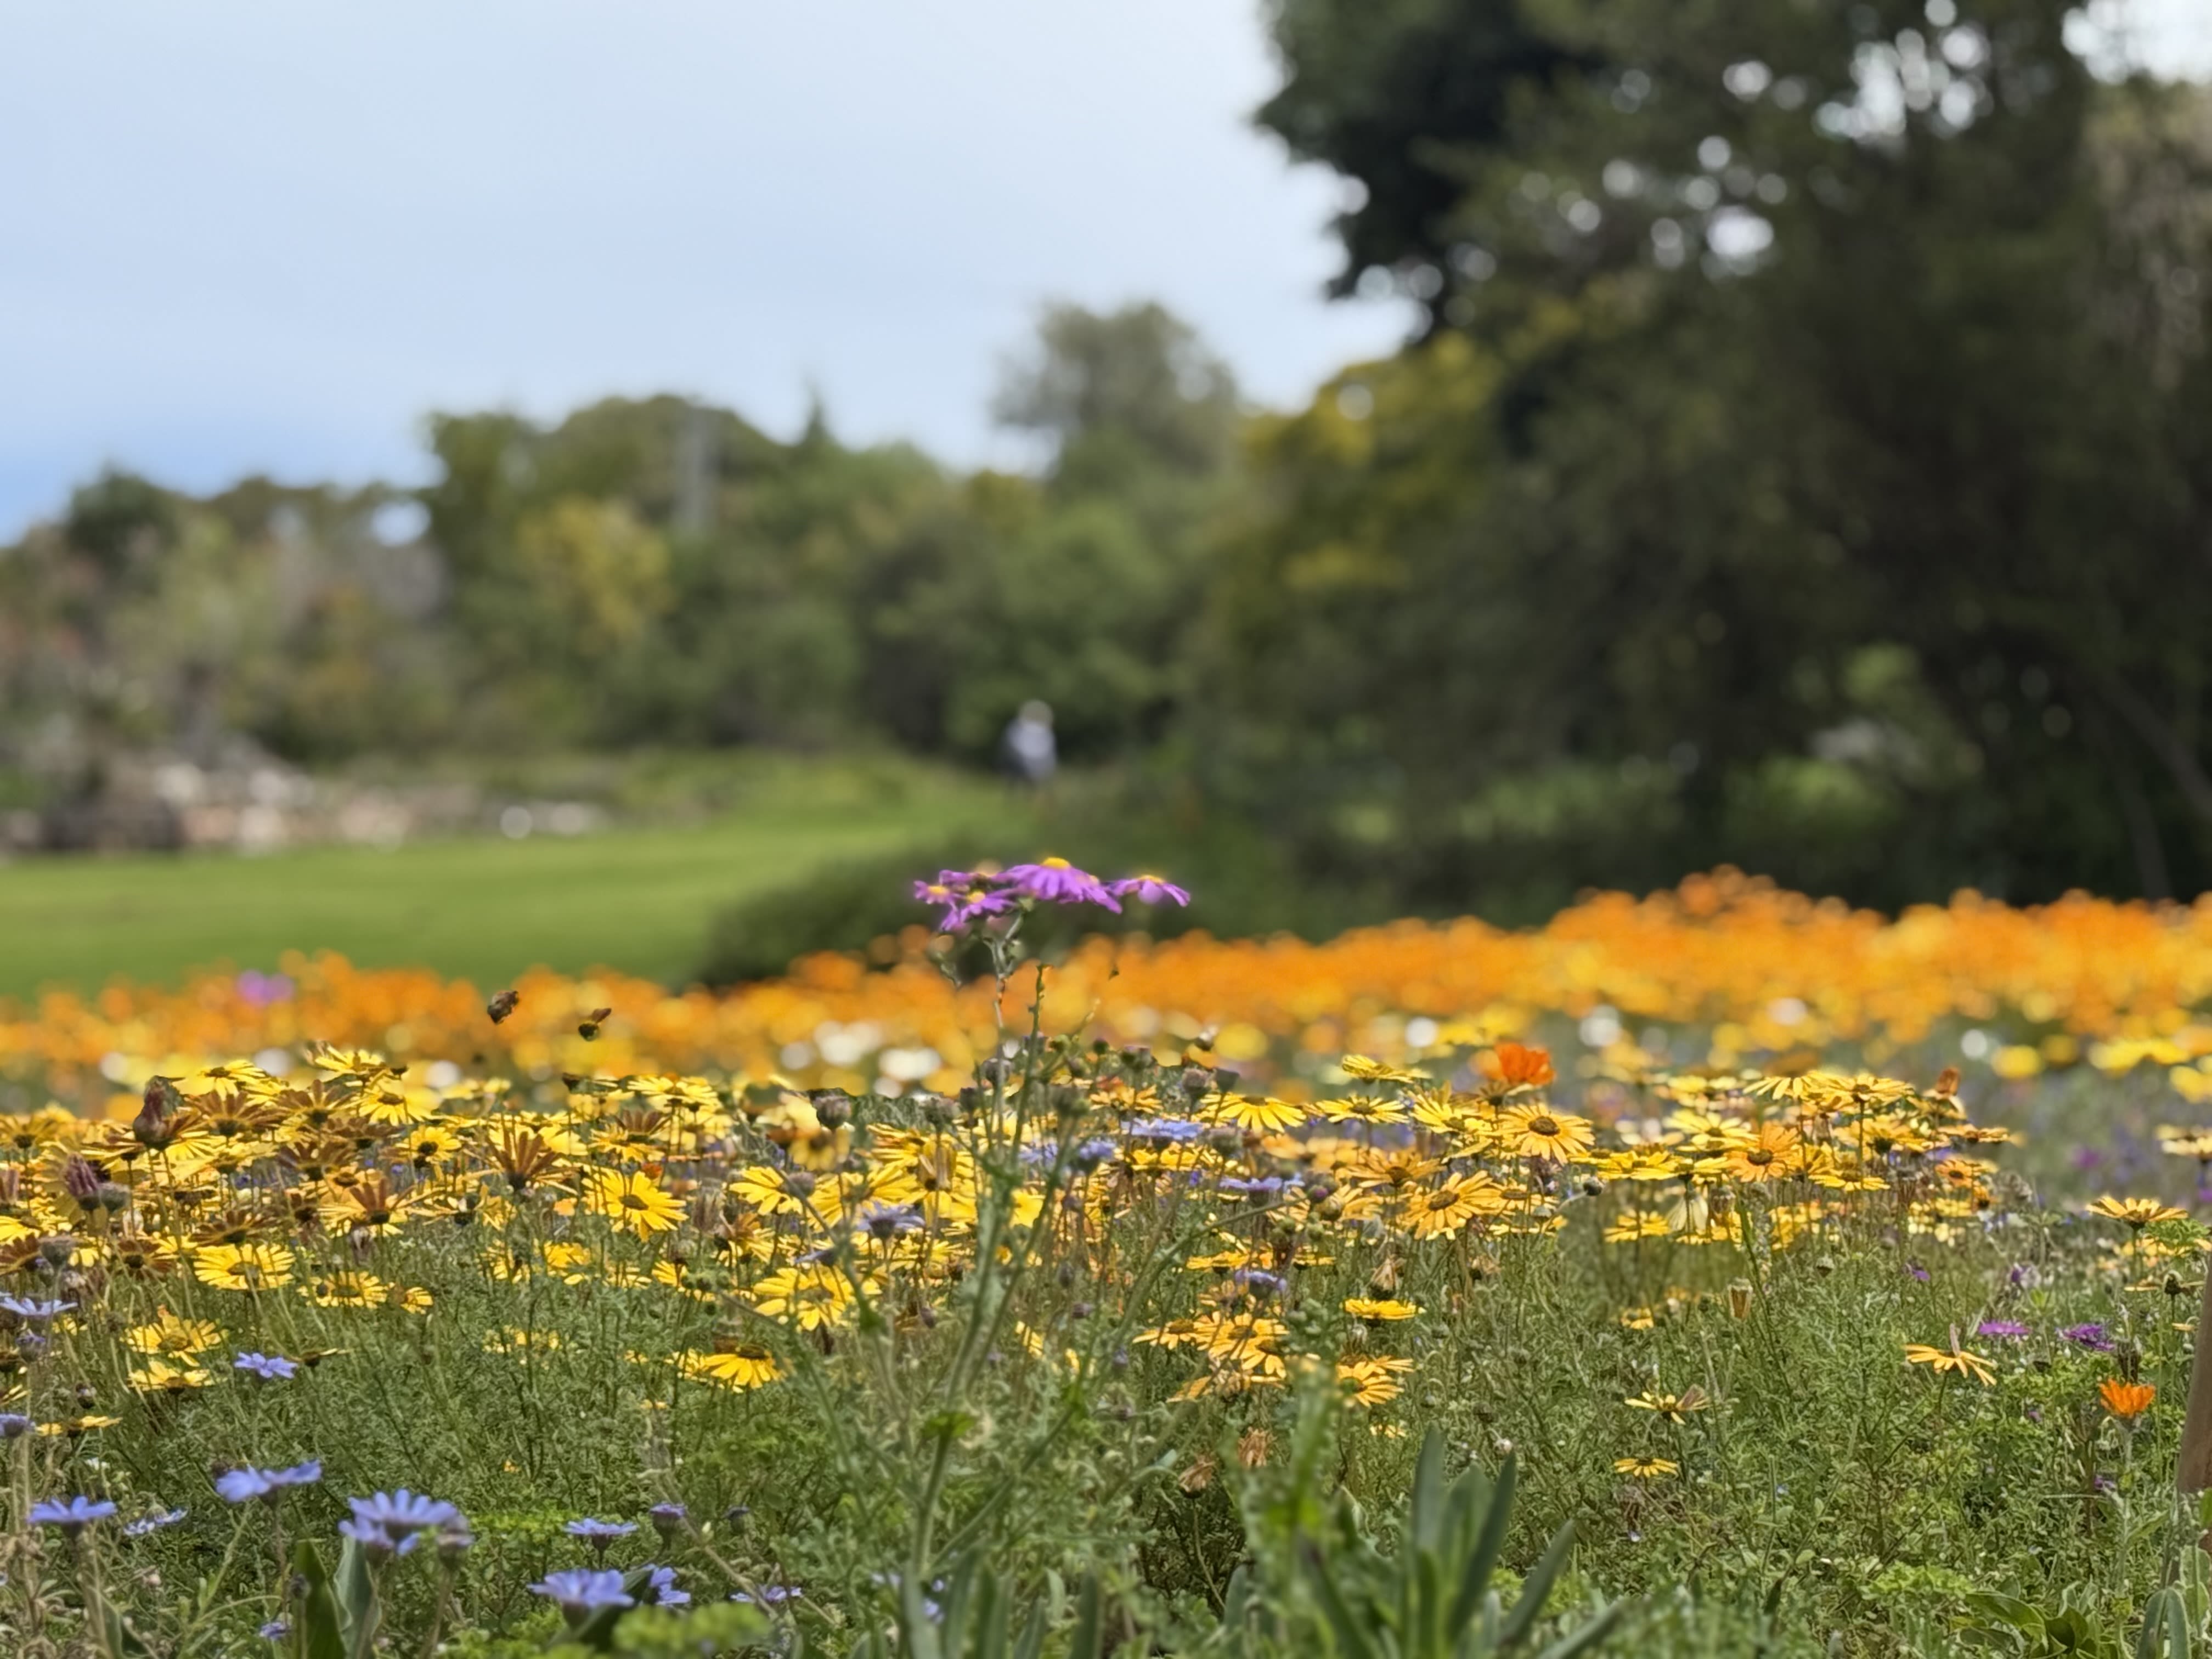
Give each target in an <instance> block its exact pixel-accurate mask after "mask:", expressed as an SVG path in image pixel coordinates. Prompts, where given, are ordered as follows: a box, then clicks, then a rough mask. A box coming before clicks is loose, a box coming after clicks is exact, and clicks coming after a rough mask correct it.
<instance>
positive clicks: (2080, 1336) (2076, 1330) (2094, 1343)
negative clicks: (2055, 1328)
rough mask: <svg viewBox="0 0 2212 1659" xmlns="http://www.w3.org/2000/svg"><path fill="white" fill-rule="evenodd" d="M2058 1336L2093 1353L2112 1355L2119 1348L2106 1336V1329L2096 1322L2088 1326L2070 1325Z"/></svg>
mask: <svg viewBox="0 0 2212 1659" xmlns="http://www.w3.org/2000/svg"><path fill="white" fill-rule="evenodd" d="M2058 1334H2059V1335H2061V1336H2063V1337H2064V1338H2065V1339H2066V1340H2068V1341H2069V1342H2071V1343H2074V1344H2075V1345H2077V1346H2081V1347H2084V1348H2087V1349H2088V1350H2089V1351H2090V1352H2093V1353H2110V1352H2112V1349H2113V1348H2114V1346H2117V1345H2115V1344H2114V1342H2113V1341H2112V1338H2111V1337H2109V1336H2107V1335H2106V1334H2105V1328H2104V1327H2103V1326H2102V1325H2100V1324H2097V1323H2095V1322H2091V1323H2089V1324H2087V1325H2069V1326H2068V1327H2067V1328H2065V1329H2064V1330H2063V1331H2061V1332H2059V1333H2058Z"/></svg>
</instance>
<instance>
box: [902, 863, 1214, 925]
mask: <svg viewBox="0 0 2212 1659" xmlns="http://www.w3.org/2000/svg"><path fill="white" fill-rule="evenodd" d="M914 896H915V899H916V900H918V901H919V902H921V903H923V904H936V905H941V906H943V907H944V914H943V915H940V916H939V918H938V922H937V927H938V931H939V933H952V932H954V931H955V930H957V929H958V928H962V927H967V926H968V925H969V923H970V922H975V921H982V920H983V919H984V918H986V917H988V916H994V915H1000V914H1002V913H1003V912H1005V911H1007V910H1011V909H1012V908H1014V907H1015V906H1017V905H1018V904H1019V903H1021V902H1023V901H1024V899H1027V900H1030V901H1032V902H1036V903H1040V904H1096V905H1098V906H1100V907H1102V908H1105V909H1108V910H1112V911H1114V912H1115V913H1116V914H1119V913H1120V911H1121V901H1122V900H1124V899H1134V900H1136V901H1137V902H1139V903H1140V904H1162V903H1165V904H1188V903H1189V902H1190V895H1189V893H1188V892H1187V891H1185V890H1183V889H1182V888H1181V887H1178V886H1176V884H1175V883H1173V882H1171V881H1170V880H1168V879H1167V878H1166V877H1164V876H1152V875H1139V876H1124V877H1122V878H1121V879H1120V880H1119V881H1102V880H1101V879H1099V878H1097V876H1094V875H1092V874H1091V872H1089V871H1088V870H1079V869H1077V868H1076V867H1075V866H1073V864H1070V863H1069V862H1068V861H1067V860H1066V859H1060V858H1048V859H1040V860H1038V861H1037V862H1036V863H1035V864H1016V865H1010V866H1007V867H1006V869H1004V870H1001V871H999V872H996V873H995V874H994V873H993V872H989V871H986V870H940V871H939V872H937V879H936V880H934V881H917V882H916V883H915V884H914Z"/></svg>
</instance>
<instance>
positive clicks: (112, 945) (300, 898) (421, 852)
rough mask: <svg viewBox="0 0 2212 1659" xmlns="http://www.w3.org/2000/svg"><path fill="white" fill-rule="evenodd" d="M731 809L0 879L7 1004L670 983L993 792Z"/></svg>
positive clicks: (969, 811)
mask: <svg viewBox="0 0 2212 1659" xmlns="http://www.w3.org/2000/svg"><path fill="white" fill-rule="evenodd" d="M733 770H734V772H735V777H734V781H733V782H732V787H730V788H729V789H727V790H726V792H725V794H726V799H728V800H729V804H728V805H723V806H720V807H719V808H717V809H716V810H715V811H713V812H712V813H711V814H710V815H708V816H706V817H702V818H701V819H700V820H699V821H697V822H695V823H684V824H680V825H671V826H662V827H622V828H617V829H610V830H607V831H605V832H602V833H599V834H596V835H591V836H580V837H577V838H574V839H573V840H561V839H556V838H552V837H541V836H532V837H531V838H529V839H527V840H525V841H520V842H515V841H507V840H505V839H503V838H500V837H495V836H488V837H483V838H471V839H453V840H441V841H432V842H416V843H412V844H410V845H407V846H403V847H400V848H395V849H392V850H391V851H382V850H378V849H374V848H352V847H322V848H303V849H301V850H299V851H296V852H289V853H281V854H270V855H267V856H264V857H259V858H245V857H240V856H237V855H234V854H184V855H168V854H145V855H131V856H118V857H100V858H83V859H52V860H27V861H24V862H21V863H18V864H15V865H12V866H4V867H0V940H4V941H5V942H6V948H5V950H4V951H0V996H24V995H28V994H33V993H34V992H36V991H38V990H40V988H42V987H53V986H68V987H76V988H78V989H85V988H90V987H98V986H100V985H101V984H104V983H106V981H108V980H110V979H112V978H114V977H118V976H122V977H127V978H129V979H132V980H137V981H173V980H174V979H176V978H178V977H179V975H181V974H183V973H184V972H185V970H186V969H191V968H193V967H196V966H200V965H204V964H207V963H217V962H227V963H232V964H234V965H236V966H238V967H241V968H246V967H258V968H263V969H273V968H274V967H276V963H277V960H278V958H279V957H281V956H282V954H283V952H285V951H291V950H302V951H321V950H328V951H339V952H341V953H343V955H345V956H347V957H350V958H351V959H352V960H353V961H355V962H356V963H361V964H362V965H367V966H414V965H421V966H427V967H430V968H435V969H438V970H439V971H441V973H445V974H447V975H454V976H458V977H465V978H468V979H471V980H474V981H477V983H479V984H491V983H495V982H499V981H504V980H506V979H507V978H509V977H511V976H512V975H514V974H516V973H518V972H520V970H522V969H526V968H529V967H532V966H536V965H544V966H546V967H550V968H556V969H566V970H569V971H579V970H582V969H587V968H595V967H605V968H613V969H621V970H623V971H625V972H629V973H634V974H640V975H647V976H648V977H652V978H656V979H662V980H666V981H682V980H683V979H684V978H685V977H686V976H687V975H690V973H692V972H693V971H694V970H696V968H697V966H698V964H699V962H700V958H701V955H702V950H703V947H704V945H705V940H706V935H707V927H708V921H709V920H710V919H711V918H712V916H713V915H714V913H715V912H716V911H717V910H719V909H720V908H722V907H723V906H725V905H726V904H728V903H730V902H732V901H733V900H737V899H741V898H745V897H749V896H757V895H760V894H763V893H766V892H770V891H773V890H776V889H777V888H779V887H780V886H782V885H784V884H787V883H790V882H792V881H793V880H794V879H796V878H799V877H800V876H802V875H804V874H806V873H808V872H811V871H813V870H815V869H817V868H819V867H820V866H823V864H825V863H828V862H831V861H834V860H840V859H848V858H855V857H862V856H866V855H869V854H884V853H889V852H892V851H895V850H896V849H897V848H900V847H901V846H903V845H906V844H908V843H911V842H921V841H927V840H930V839H933V838H937V837H941V836H946V835H950V834H955V833H958V832H960V831H962V830H963V829H965V828H967V827H968V826H969V825H973V824H979V823H981V822H983V821H984V820H985V819H986V818H988V817H999V818H1003V817H1004V816H1005V813H1006V801H1005V797H1004V795H1003V793H1001V791H1000V787H998V786H997V785H995V784H993V783H990V782H987V781H982V780H977V779H971V778H964V777H960V776H957V775H951V774H946V773H940V772H935V771H929V770H924V769H919V768H915V767H913V766H910V765H902V764H895V763H889V762H880V763H878V762H857V763H856V762H851V761H838V762H827V761H823V762H814V761H805V760H799V759H795V758H793V757H759V758H752V759H748V760H745V761H743V762H740V763H733Z"/></svg>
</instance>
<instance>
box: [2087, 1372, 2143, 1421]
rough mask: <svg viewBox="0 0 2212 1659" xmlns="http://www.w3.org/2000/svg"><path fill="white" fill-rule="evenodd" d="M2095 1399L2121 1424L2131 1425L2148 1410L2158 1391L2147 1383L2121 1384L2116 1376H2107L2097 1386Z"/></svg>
mask: <svg viewBox="0 0 2212 1659" xmlns="http://www.w3.org/2000/svg"><path fill="white" fill-rule="evenodd" d="M2097 1398H2098V1399H2100V1400H2101V1401H2104V1402H2105V1409H2106V1411H2108V1412H2110V1413H2112V1415H2113V1416H2115V1417H2117V1418H2118V1419H2120V1421H2121V1422H2123V1423H2131V1422H2133V1421H2134V1420H2135V1419H2136V1418H2138V1417H2141V1416H2142V1414H2143V1413H2145V1412H2147V1411H2148V1410H2149V1409H2150V1402H2151V1401H2154V1400H2155V1399H2157V1398H2158V1390H2157V1389H2154V1388H2153V1387H2152V1386H2151V1385H2150V1384H2149V1383H2123V1382H2121V1381H2120V1379H2119V1378H2118V1377H2117V1376H2108V1377H2106V1379H2105V1380H2104V1381H2103V1382H2101V1383H2099V1384H2097Z"/></svg>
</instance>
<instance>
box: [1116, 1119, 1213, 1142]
mask: <svg viewBox="0 0 2212 1659" xmlns="http://www.w3.org/2000/svg"><path fill="white" fill-rule="evenodd" d="M1205 1133H1206V1125H1204V1124H1203V1123H1194V1122H1193V1121H1191V1120H1190V1119H1188V1118H1187V1117H1147V1118H1139V1120H1137V1121H1135V1122H1133V1123H1132V1124H1130V1125H1129V1126H1128V1127H1127V1134H1128V1137H1129V1139H1132V1140H1152V1141H1164V1142H1166V1143H1168V1144H1169V1145H1171V1146H1186V1145H1188V1143H1189V1142H1191V1141H1194V1140H1196V1139H1199V1138H1200V1136H1201V1135H1203V1134H1205Z"/></svg>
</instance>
